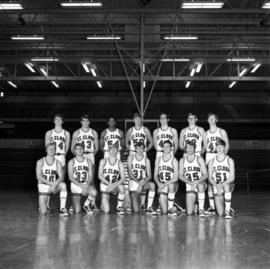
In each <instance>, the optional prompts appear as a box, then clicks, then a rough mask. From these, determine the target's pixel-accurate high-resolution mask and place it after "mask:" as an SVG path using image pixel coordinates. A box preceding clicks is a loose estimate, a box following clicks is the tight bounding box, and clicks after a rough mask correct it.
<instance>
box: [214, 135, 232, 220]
mask: <svg viewBox="0 0 270 269" xmlns="http://www.w3.org/2000/svg"><path fill="white" fill-rule="evenodd" d="M215 147H216V150H217V155H216V157H214V158H213V159H211V160H210V161H209V181H210V183H211V184H212V186H213V190H214V195H215V203H216V208H217V213H218V215H219V216H223V215H224V200H225V219H231V218H232V215H231V199H232V192H233V189H234V179H235V168H234V161H233V159H232V158H230V157H229V156H228V155H227V153H226V142H225V141H224V140H223V139H220V140H218V141H216V145H215Z"/></svg>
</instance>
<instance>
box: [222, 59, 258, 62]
mask: <svg viewBox="0 0 270 269" xmlns="http://www.w3.org/2000/svg"><path fill="white" fill-rule="evenodd" d="M226 61H227V62H255V61H256V59H254V58H228V59H226Z"/></svg>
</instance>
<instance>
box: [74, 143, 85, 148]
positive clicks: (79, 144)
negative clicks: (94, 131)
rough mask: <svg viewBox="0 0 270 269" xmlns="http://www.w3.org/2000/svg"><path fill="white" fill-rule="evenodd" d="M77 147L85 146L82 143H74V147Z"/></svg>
mask: <svg viewBox="0 0 270 269" xmlns="http://www.w3.org/2000/svg"><path fill="white" fill-rule="evenodd" d="M76 147H80V148H84V146H83V144H82V143H76V144H75V145H74V149H75V148H76Z"/></svg>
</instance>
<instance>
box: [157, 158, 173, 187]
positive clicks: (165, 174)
mask: <svg viewBox="0 0 270 269" xmlns="http://www.w3.org/2000/svg"><path fill="white" fill-rule="evenodd" d="M173 159H174V156H173V155H171V156H170V158H169V160H168V161H164V159H163V155H162V156H161V157H160V160H159V164H158V179H159V181H160V182H162V183H165V182H167V181H170V180H171V179H172V178H173V174H174V167H173Z"/></svg>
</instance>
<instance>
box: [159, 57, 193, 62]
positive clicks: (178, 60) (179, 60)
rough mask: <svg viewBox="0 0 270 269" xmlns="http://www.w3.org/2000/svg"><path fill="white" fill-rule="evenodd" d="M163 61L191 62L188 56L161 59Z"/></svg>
mask: <svg viewBox="0 0 270 269" xmlns="http://www.w3.org/2000/svg"><path fill="white" fill-rule="evenodd" d="M161 61H162V62H189V61H190V59H187V58H172V59H161Z"/></svg>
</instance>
